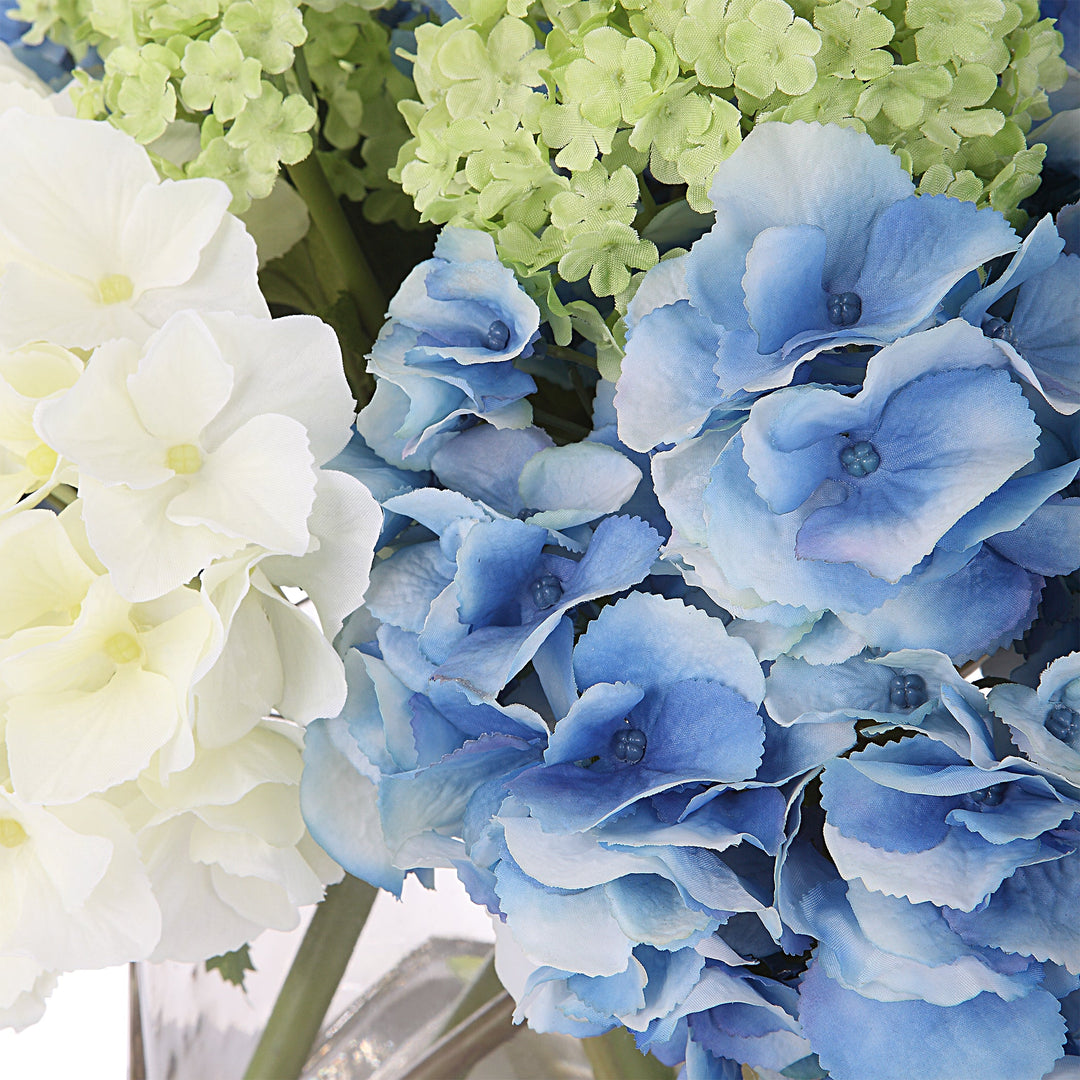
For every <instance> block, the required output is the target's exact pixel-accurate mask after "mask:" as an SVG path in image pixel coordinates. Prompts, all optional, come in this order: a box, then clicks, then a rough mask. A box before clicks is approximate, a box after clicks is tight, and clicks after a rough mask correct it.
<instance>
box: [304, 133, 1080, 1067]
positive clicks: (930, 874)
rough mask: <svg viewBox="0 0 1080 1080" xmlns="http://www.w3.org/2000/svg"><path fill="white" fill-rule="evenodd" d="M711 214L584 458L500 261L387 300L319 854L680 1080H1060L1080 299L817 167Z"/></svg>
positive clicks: (782, 170)
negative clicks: (987, 673) (616, 1032)
mask: <svg viewBox="0 0 1080 1080" xmlns="http://www.w3.org/2000/svg"><path fill="white" fill-rule="evenodd" d="M712 199H713V202H714V204H715V206H716V222H715V224H714V225H713V227H712V229H711V231H710V232H708V233H707V234H706V235H705V236H703V237H702V238H701V239H700V240H698V241H697V242H696V243H695V244H694V245H693V246H692V247H691V248H690V249H689V251H687V252H685V253H682V254H680V253H675V254H674V255H673V257H670V258H666V259H665V260H664V261H663V262H661V263H660V264H659V265H658V266H657V267H656V268H654V269H653V270H651V271H650V272H649V273H648V274H647V275H646V276H645V277H644V280H643V281H642V282H641V284H640V287H639V288H638V291H637V293H636V295H635V297H634V299H633V300H632V302H631V304H630V308H629V313H628V316H627V324H628V336H627V345H626V355H625V360H624V363H623V367H622V374H621V377H620V378H619V380H618V383H617V385H612V384H610V383H607V382H605V381H603V380H601V381H600V382H599V383H598V384H597V385H592V386H591V387H590V388H589V389H590V390H591V392H592V393H593V395H594V397H593V418H592V422H593V428H592V430H591V431H590V432H589V433H588V434H586V435H585V437H584V438H581V439H579V440H578V441H570V442H567V441H566V433H565V430H562V431H560V430H557V429H556V428H555V427H553V428H552V433H553V434H554V435H555V436H556V437H557V438H558V439H559V440H560V441H556V439H555V438H553V437H552V434H549V433H548V432H547V431H545V430H543V429H542V428H541V427H538V426H535V425H534V424H533V423H532V420H533V419H534V416H533V413H532V410H531V403H530V398H531V397H534V395H535V394H536V383H535V382H534V381H533V378H532V376H531V375H530V374H528V373H527V372H526V370H525V368H526V367H527V368H528V370H529V371H530V372H532V373H533V374H536V375H538V376H539V375H540V374H541V369H542V368H543V362H545V361H550V356H545V354H544V346H543V337H542V334H543V331H542V330H541V328H540V325H539V318H538V313H537V311H536V309H535V306H534V305H532V302H531V301H530V300H529V299H528V297H527V296H526V295H525V293H524V292H523V291H522V290H521V289H520V287H519V286H518V285H517V284H516V282H515V281H514V279H513V276H512V275H511V274H510V273H509V271H507V270H505V268H503V267H502V266H501V265H500V264H499V263H498V262H497V261H496V260H495V257H494V251H493V249H492V247H491V243H490V241H489V240H488V239H487V238H486V237H484V236H483V235H481V234H479V233H471V232H468V231H466V230H460V229H447V230H445V231H444V233H443V235H442V237H441V238H440V241H439V245H438V247H437V248H436V252H435V258H434V259H432V260H430V261H429V262H427V263H425V264H423V265H422V266H420V267H418V268H417V269H416V271H414V273H413V275H411V276H410V278H409V279H408V281H407V282H406V283H405V285H404V286H403V287H402V290H401V292H400V293H399V294H398V296H397V297H396V298H395V299H394V301H393V302H392V304H391V308H390V320H389V322H388V324H387V326H386V328H385V329H384V331H383V333H382V334H381V335H380V337H379V341H378V342H377V344H376V346H375V349H374V352H373V354H372V360H371V369H370V370H371V371H372V372H373V373H374V374H375V376H376V380H377V387H378V389H377V390H376V393H375V397H374V399H373V400H372V402H371V404H370V405H368V406H367V407H366V408H365V409H364V410H362V412H361V414H360V417H359V420H358V432H359V433H358V435H357V437H356V440H355V442H354V446H353V447H352V448H350V450H349V451H348V452H347V453H346V454H345V455H343V457H342V458H341V459H340V460H339V462H338V463H337V467H340V468H344V469H347V470H349V471H353V472H356V473H357V474H358V475H363V476H364V478H365V482H367V483H368V485H369V487H371V488H372V490H373V491H375V492H376V493H377V495H378V497H379V498H380V501H381V502H382V505H383V507H384V511H385V527H384V531H383V536H382V540H381V544H382V547H381V551H380V553H379V557H378V559H377V561H376V565H375V567H374V569H373V571H372V574H371V586H370V588H369V590H368V593H367V597H366V601H365V606H364V608H362V609H361V610H360V611H358V612H357V613H356V614H354V615H353V616H352V617H351V618H350V619H349V620H348V622H347V623H346V626H345V629H344V630H343V632H342V634H341V636H340V637H339V639H338V645H339V648H340V649H341V651H342V653H343V655H344V657H345V664H346V669H347V672H348V675H349V685H350V693H349V698H348V702H347V704H346V706H345V708H344V710H343V711H342V713H341V715H339V716H337V717H334V718H327V719H323V720H319V721H317V722H315V723H314V724H312V725H311V726H310V727H309V728H308V731H307V736H306V749H305V771H304V777H303V782H302V787H301V801H302V806H303V810H304V814H305V817H306V819H307V821H308V824H309V827H310V829H311V832H312V834H313V835H314V836H315V838H316V839H317V840H318V841H319V842H320V843H321V844H322V845H323V846H324V847H325V848H326V849H327V850H328V851H329V852H330V853H331V854H332V855H333V856H334V857H335V858H336V859H338V860H339V861H340V862H341V863H342V864H343V865H344V866H345V867H346V869H348V870H349V871H350V872H351V873H353V874H356V875H358V876H360V877H363V878H366V879H367V880H369V881H371V882H374V883H375V884H377V885H379V886H381V887H383V888H385V889H388V890H390V891H392V892H395V893H400V890H401V887H402V883H403V881H404V878H405V876H406V875H407V874H410V873H413V874H416V875H418V876H419V877H420V878H421V879H422V880H425V881H426V880H429V879H430V875H431V873H432V871H433V869H434V868H437V867H445V868H452V869H454V870H455V871H456V872H457V874H458V876H459V878H460V879H461V881H462V882H463V883H464V884H465V886H466V888H467V889H468V891H469V893H470V895H471V896H472V898H473V899H474V900H475V901H476V902H477V903H478V904H481V905H483V906H485V907H486V908H487V909H488V911H490V912H491V914H492V916H493V917H494V918H495V920H496V924H497V953H496V963H497V969H498V971H499V974H500V977H501V978H502V980H503V982H504V983H505V985H506V986H507V988H508V989H509V990H510V991H511V993H512V994H513V996H514V997H515V999H516V1001H517V1014H516V1015H517V1018H518V1019H519V1020H521V1019H527V1020H528V1022H529V1023H530V1024H531V1025H532V1026H533V1027H534V1028H536V1029H538V1030H540V1031H555V1032H561V1033H566V1034H571V1035H578V1036H591V1035H597V1034H601V1033H603V1032H605V1031H608V1030H610V1029H612V1028H614V1027H618V1026H622V1027H625V1028H627V1029H628V1030H629V1031H631V1032H632V1033H633V1035H634V1037H635V1039H636V1041H637V1045H638V1046H639V1048H640V1049H641V1050H642V1051H643V1052H646V1053H652V1054H653V1055H655V1057H657V1058H658V1059H659V1060H660V1061H662V1062H664V1063H666V1064H669V1065H681V1067H682V1070H683V1071H682V1073H681V1074H680V1075H681V1076H682V1077H683V1078H684V1080H736V1078H738V1077H740V1076H741V1072H740V1067H741V1066H742V1065H748V1066H751V1067H752V1068H753V1069H755V1070H756V1071H757V1073H758V1075H759V1076H761V1077H765V1078H768V1077H775V1076H777V1075H782V1076H785V1077H789V1078H790V1077H803V1078H811V1080H813V1078H820V1077H824V1076H831V1077H834V1078H835V1080H871V1078H872V1080H891V1078H896V1080H900V1078H903V1080H909V1078H911V1077H919V1078H920V1080H975V1078H976V1077H977V1078H980V1080H981V1078H989V1080H1039V1078H1042V1077H1046V1076H1054V1077H1059V1078H1064V1077H1066V1076H1074V1075H1076V1074H1077V1072H1078V1067H1080V929H1078V926H1077V920H1076V902H1077V899H1076V898H1077V896H1078V895H1080V652H1078V651H1077V622H1076V612H1075V594H1074V592H1073V591H1071V590H1074V589H1075V577H1073V578H1071V579H1070V578H1069V575H1072V574H1074V573H1075V571H1076V570H1077V567H1078V566H1080V499H1078V498H1076V497H1075V496H1074V495H1072V494H1070V491H1071V490H1072V487H1071V486H1072V485H1074V483H1075V477H1076V475H1077V472H1078V470H1080V445H1078V442H1080V440H1078V435H1077V427H1076V422H1075V418H1076V416H1077V414H1078V412H1080V256H1078V255H1077V254H1071V253H1067V252H1066V251H1065V240H1064V239H1063V238H1062V236H1061V235H1060V234H1059V233H1058V231H1057V229H1056V228H1055V224H1054V222H1053V221H1052V220H1051V219H1049V218H1047V219H1044V220H1042V221H1039V222H1038V223H1037V224H1036V225H1035V227H1034V228H1033V229H1031V230H1030V232H1029V233H1028V235H1027V236H1026V237H1025V238H1024V239H1023V240H1022V241H1021V238H1020V237H1018V236H1017V235H1016V234H1015V233H1014V232H1013V230H1012V229H1011V228H1010V227H1009V226H1008V225H1007V224H1006V223H1005V221H1004V219H1003V218H1002V217H1001V216H1000V215H999V214H997V213H996V212H994V211H991V210H979V209H976V208H975V207H974V206H973V205H971V204H969V203H963V202H960V201H958V200H955V199H951V198H946V197H943V196H935V197H926V196H916V195H915V194H914V191H913V189H912V185H911V182H910V180H909V178H908V177H907V175H906V174H905V173H904V171H903V169H902V168H901V166H900V164H899V162H898V161H897V160H896V159H894V158H893V157H891V156H890V154H889V153H888V151H887V150H884V149H882V148H881V147H878V146H876V145H874V143H873V142H872V141H871V140H870V139H869V138H868V137H866V136H863V135H861V134H859V133H858V132H856V131H853V130H849V129H842V128H837V127H827V126H820V125H814V124H803V123H794V124H783V125H782V124H764V125H760V126H759V127H757V128H756V129H755V130H754V131H753V132H752V133H751V134H750V135H749V136H747V138H746V139H745V140H744V142H743V143H742V145H741V146H740V148H739V149H738V150H736V152H735V153H734V154H733V155H732V156H731V157H730V158H729V159H728V160H727V162H725V164H724V165H723V166H722V167H721V169H720V172H719V174H718V176H717V179H716V182H715V185H714V187H713V191H712ZM534 347H535V348H536V349H537V354H536V355H531V350H532V349H533V348H534ZM530 356H531V358H530ZM523 360H527V361H528V362H527V363H524V364H523ZM558 377H559V378H561V374H560V375H559V376H558ZM594 382H595V377H594ZM575 385H576V386H577V388H578V389H579V390H580V389H581V388H582V385H583V382H582V379H581V377H580V375H579V376H577V377H576V380H575ZM537 415H540V414H539V413H538V414H537ZM541 418H543V417H542V416H541ZM989 654H997V655H996V656H995V660H994V661H993V663H995V664H996V665H997V669H1001V670H1004V671H1009V670H1011V669H1012V668H1015V669H1016V670H1015V671H1014V672H1013V681H1008V680H1005V679H1001V678H998V679H991V680H989V681H990V682H991V683H993V684H994V685H993V686H992V688H991V689H989V693H986V692H985V690H986V688H985V687H983V688H980V687H979V686H977V685H975V684H974V683H972V682H970V681H968V679H967V678H965V677H964V675H963V674H961V670H960V669H958V665H964V664H965V663H967V662H969V661H972V660H976V661H978V660H980V658H985V657H987V656H988V655H989ZM1009 657H1011V661H1009V666H1007V667H1004V668H1001V665H1002V664H1004V663H1006V661H1007V658H1009ZM990 663H991V662H989V661H987V664H986V666H987V670H990ZM1017 665H1019V666H1017ZM970 667H974V664H969V667H967V668H963V671H964V672H965V673H966V672H968V671H969V668H970Z"/></svg>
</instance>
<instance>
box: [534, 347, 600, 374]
mask: <svg viewBox="0 0 1080 1080" xmlns="http://www.w3.org/2000/svg"><path fill="white" fill-rule="evenodd" d="M544 352H545V353H546V354H547V355H548V356H551V357H554V358H555V359H557V360H569V361H570V363H571V364H578V365H580V366H581V367H587V368H592V370H593V371H595V370H596V357H595V356H590V355H589V354H588V353H583V352H579V351H578V350H577V349H570V348H567V347H566V346H565V345H546V344H545V345H544Z"/></svg>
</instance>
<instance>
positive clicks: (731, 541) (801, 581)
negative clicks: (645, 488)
mask: <svg viewBox="0 0 1080 1080" xmlns="http://www.w3.org/2000/svg"><path fill="white" fill-rule="evenodd" d="M742 452H743V441H742V437H741V436H739V435H736V436H735V437H734V438H732V439H731V441H730V442H729V443H728V444H727V446H726V447H725V448H724V449H723V451H722V452H721V453H720V456H719V458H718V459H717V462H716V464H715V465H714V466H713V468H712V471H711V473H710V483H709V486H708V488H707V489H706V491H705V512H706V517H707V521H708V536H709V550H710V551H711V552H712V554H713V556H714V557H715V558H716V560H717V562H718V563H719V565H720V568H721V570H722V571H723V573H724V575H725V577H726V578H727V579H728V581H729V582H730V584H731V585H733V586H735V587H736V588H752V589H754V590H755V591H756V592H757V593H758V594H759V595H760V596H761V597H762V598H763V599H765V600H775V601H778V602H779V603H781V604H789V605H792V606H795V607H800V606H804V607H806V608H809V609H810V610H811V611H821V610H823V609H825V608H831V609H833V610H834V611H841V610H843V611H862V612H865V611H872V610H873V609H874V608H877V607H878V605H880V604H881V603H882V602H883V601H885V600H886V599H887V598H888V597H889V596H892V595H894V594H895V593H897V592H898V588H897V586H895V585H890V584H889V583H888V582H885V581H882V580H881V579H880V578H875V577H873V576H872V575H871V574H869V573H867V571H865V570H863V569H862V568H861V567H858V566H854V565H852V564H850V563H824V562H816V561H812V560H809V559H797V558H796V555H795V538H796V535H797V534H798V531H799V529H800V528H801V526H802V524H803V522H804V521H805V520H806V518H807V517H808V516H809V515H810V513H812V512H813V509H815V508H816V507H815V505H814V500H813V499H811V500H808V502H807V503H805V504H804V505H803V506H802V507H800V508H799V509H798V510H795V511H792V513H790V514H774V513H772V512H771V511H770V510H769V507H768V504H767V503H766V502H765V501H764V500H763V499H761V498H760V497H759V496H758V495H757V493H756V492H755V490H754V485H753V482H752V481H751V480H750V477H749V475H748V472H747V468H746V462H745V461H743V453H742ZM748 536H752V537H754V543H753V544H746V542H745V540H746V537H748ZM856 629H858V628H857V627H856ZM920 644H922V643H921V642H920Z"/></svg>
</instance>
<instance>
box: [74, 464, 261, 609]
mask: <svg viewBox="0 0 1080 1080" xmlns="http://www.w3.org/2000/svg"><path fill="white" fill-rule="evenodd" d="M183 488H184V484H183V480H182V479H180V478H176V479H174V480H171V481H170V482H169V483H167V484H161V485H159V486H158V487H156V488H151V489H150V490H148V491H132V490H131V489H130V488H126V487H105V486H104V485H103V484H98V483H97V482H95V481H93V480H91V479H89V478H88V479H86V480H84V481H83V482H82V483H81V484H80V486H79V491H80V493H81V494H82V496H83V500H84V508H83V517H84V519H85V521H86V534H87V537H88V538H89V540H90V543H91V545H92V546H93V548H94V551H95V552H96V554H97V556H98V558H99V559H101V561H102V562H103V563H104V564H105V566H107V567H108V568H109V571H110V573H111V575H112V579H113V584H114V585H115V586H116V590H117V592H119V593H120V594H121V596H125V597H127V598H128V599H129V600H151V599H153V598H154V597H156V596H161V595H163V594H164V593H167V592H169V591H170V590H171V589H175V588H177V587H178V586H180V585H183V584H184V583H185V582H188V581H190V580H191V579H192V578H193V577H194V576H195V575H196V574H198V573H199V571H200V570H202V569H204V568H205V567H207V566H209V565H210V563H212V562H213V561H214V560H215V559H217V558H224V557H226V556H229V555H233V554H235V553H236V552H237V551H239V550H240V548H242V547H243V546H244V542H243V540H237V539H234V538H232V537H229V536H224V535H222V534H221V533H218V532H214V531H213V530H212V529H208V528H207V527H206V526H205V525H178V524H176V523H175V522H173V521H170V520H169V519H168V518H167V517H166V516H165V511H166V508H167V507H168V505H169V503H170V502H171V500H172V499H173V498H175V496H176V495H177V494H179V493H180V492H181V491H182V490H183ZM136 538H137V539H138V542H137V543H135V542H133V541H134V540H135V539H136Z"/></svg>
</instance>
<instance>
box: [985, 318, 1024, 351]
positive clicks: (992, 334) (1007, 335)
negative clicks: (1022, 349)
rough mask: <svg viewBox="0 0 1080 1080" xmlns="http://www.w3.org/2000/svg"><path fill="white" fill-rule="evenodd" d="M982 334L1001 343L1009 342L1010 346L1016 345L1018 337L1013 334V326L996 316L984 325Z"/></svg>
mask: <svg viewBox="0 0 1080 1080" xmlns="http://www.w3.org/2000/svg"><path fill="white" fill-rule="evenodd" d="M982 332H983V333H984V334H985V335H986V336H987V337H988V338H998V339H1000V340H1001V341H1007V342H1008V343H1009V344H1010V345H1015V344H1016V335H1015V334H1014V333H1013V328H1012V326H1011V325H1010V324H1009V323H1008V322H1006V321H1005V320H1004V319H999V318H998V317H997V316H996V315H995V316H993V317H992V318H989V319H987V320H986V322H984V323H983V324H982Z"/></svg>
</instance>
